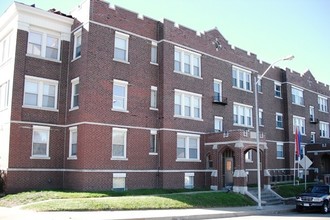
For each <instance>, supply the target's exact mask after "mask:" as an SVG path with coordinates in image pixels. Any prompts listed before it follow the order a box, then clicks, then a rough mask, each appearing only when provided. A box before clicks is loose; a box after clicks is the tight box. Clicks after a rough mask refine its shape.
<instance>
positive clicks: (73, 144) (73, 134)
mask: <svg viewBox="0 0 330 220" xmlns="http://www.w3.org/2000/svg"><path fill="white" fill-rule="evenodd" d="M69 131H70V143H69V144H70V146H69V158H77V143H78V130H77V127H71V128H69Z"/></svg>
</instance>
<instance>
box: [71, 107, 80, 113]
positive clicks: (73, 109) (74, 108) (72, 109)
mask: <svg viewBox="0 0 330 220" xmlns="http://www.w3.org/2000/svg"><path fill="white" fill-rule="evenodd" d="M78 109H79V106H77V107H73V108H70V109H69V112H72V111H75V110H78Z"/></svg>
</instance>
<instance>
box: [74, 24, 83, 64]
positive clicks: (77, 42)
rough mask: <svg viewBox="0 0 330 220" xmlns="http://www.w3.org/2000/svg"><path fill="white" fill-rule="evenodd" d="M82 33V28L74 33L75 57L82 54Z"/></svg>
mask: <svg viewBox="0 0 330 220" xmlns="http://www.w3.org/2000/svg"><path fill="white" fill-rule="evenodd" d="M81 33H82V31H81V29H79V30H78V31H76V32H75V33H74V48H73V59H77V58H79V57H80V56H81Z"/></svg>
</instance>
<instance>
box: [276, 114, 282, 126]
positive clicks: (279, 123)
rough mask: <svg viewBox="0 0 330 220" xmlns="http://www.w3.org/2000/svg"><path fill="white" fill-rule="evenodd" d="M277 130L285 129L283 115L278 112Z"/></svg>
mask: <svg viewBox="0 0 330 220" xmlns="http://www.w3.org/2000/svg"><path fill="white" fill-rule="evenodd" d="M276 128H278V129H283V114H282V113H278V112H276Z"/></svg>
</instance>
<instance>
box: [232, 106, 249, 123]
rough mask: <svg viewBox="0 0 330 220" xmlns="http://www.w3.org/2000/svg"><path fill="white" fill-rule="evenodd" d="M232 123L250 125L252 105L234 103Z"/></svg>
mask: <svg viewBox="0 0 330 220" xmlns="http://www.w3.org/2000/svg"><path fill="white" fill-rule="evenodd" d="M233 115H234V125H238V126H244V127H252V106H248V105H243V104H239V103H234V114H233Z"/></svg>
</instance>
